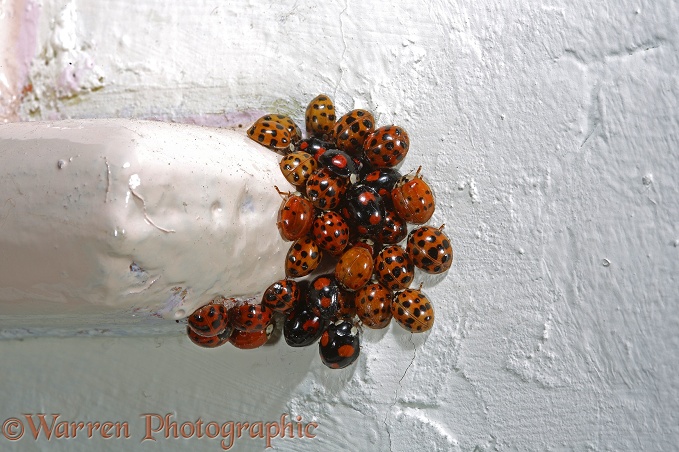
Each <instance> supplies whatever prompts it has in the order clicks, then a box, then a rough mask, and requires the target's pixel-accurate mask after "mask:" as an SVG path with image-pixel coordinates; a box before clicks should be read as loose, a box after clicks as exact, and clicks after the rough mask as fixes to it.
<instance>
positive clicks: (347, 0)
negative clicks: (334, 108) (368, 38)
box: [333, 0, 349, 99]
mask: <svg viewBox="0 0 679 452" xmlns="http://www.w3.org/2000/svg"><path fill="white" fill-rule="evenodd" d="M347 9H349V0H344V9H343V10H342V11H340V13H339V23H340V34H341V35H342V44H343V45H344V49H342V55H341V56H340V61H339V71H340V76H339V80H337V85H335V92H334V93H333V98H335V99H336V98H337V91H338V90H339V86H340V84H341V83H342V79H343V78H344V69H342V62H343V61H344V57H345V55H346V53H347V40H346V37H345V34H344V21H343V20H342V16H344V15H345V14H346V12H347Z"/></svg>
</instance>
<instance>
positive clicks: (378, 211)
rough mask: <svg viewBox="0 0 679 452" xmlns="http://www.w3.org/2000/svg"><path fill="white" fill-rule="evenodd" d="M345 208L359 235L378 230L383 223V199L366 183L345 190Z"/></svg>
mask: <svg viewBox="0 0 679 452" xmlns="http://www.w3.org/2000/svg"><path fill="white" fill-rule="evenodd" d="M346 210H347V212H348V214H349V217H350V218H351V221H352V223H353V224H354V225H355V226H356V230H357V232H358V233H359V234H360V235H366V234H371V233H375V232H378V231H380V230H381V229H382V226H383V225H384V216H385V206H384V201H383V200H382V197H381V196H380V195H379V194H378V193H377V190H375V189H374V188H372V187H368V186H367V185H363V184H357V185H353V186H352V187H351V188H350V189H349V190H347V197H346Z"/></svg>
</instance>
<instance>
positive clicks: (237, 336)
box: [229, 322, 275, 350]
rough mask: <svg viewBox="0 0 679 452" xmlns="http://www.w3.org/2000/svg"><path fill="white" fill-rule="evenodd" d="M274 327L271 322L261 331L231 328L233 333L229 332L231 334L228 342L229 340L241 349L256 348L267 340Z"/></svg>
mask: <svg viewBox="0 0 679 452" xmlns="http://www.w3.org/2000/svg"><path fill="white" fill-rule="evenodd" d="M274 328H275V324H274V323H273V322H272V323H270V324H269V325H268V326H267V327H266V328H265V329H263V330H261V331H242V330H233V333H231V336H230V337H229V342H231V344H232V345H233V346H234V347H236V348H240V349H243V350H251V349H253V348H258V347H261V346H262V345H264V344H266V343H267V342H268V341H269V338H271V333H273V330H274Z"/></svg>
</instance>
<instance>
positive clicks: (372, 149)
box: [363, 125, 410, 168]
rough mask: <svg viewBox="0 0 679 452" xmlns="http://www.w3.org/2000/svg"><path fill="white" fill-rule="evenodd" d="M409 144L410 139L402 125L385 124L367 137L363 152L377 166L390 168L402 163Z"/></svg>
mask: <svg viewBox="0 0 679 452" xmlns="http://www.w3.org/2000/svg"><path fill="white" fill-rule="evenodd" d="M409 146H410V139H409V138H408V134H407V133H406V131H405V130H404V129H403V128H402V127H398V126H393V125H392V126H384V127H380V128H379V129H377V130H375V131H373V132H372V133H371V134H370V135H368V136H367V137H366V139H365V142H364V143H363V152H364V153H365V156H366V158H367V159H368V160H370V163H372V164H373V165H375V166H376V167H378V168H390V167H392V166H396V165H398V164H399V163H401V160H403V158H404V157H405V156H406V154H407V153H408V147H409Z"/></svg>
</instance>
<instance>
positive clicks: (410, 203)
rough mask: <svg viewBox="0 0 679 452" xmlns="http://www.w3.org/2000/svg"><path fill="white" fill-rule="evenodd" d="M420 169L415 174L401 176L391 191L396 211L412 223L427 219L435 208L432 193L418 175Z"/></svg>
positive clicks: (420, 222)
mask: <svg viewBox="0 0 679 452" xmlns="http://www.w3.org/2000/svg"><path fill="white" fill-rule="evenodd" d="M420 169H421V168H419V169H418V170H417V173H415V175H405V176H403V177H402V178H401V179H400V180H399V181H398V183H397V184H396V186H395V187H394V189H393V190H392V191H391V197H392V200H393V201H394V208H395V209H396V213H398V214H399V216H400V217H401V218H403V219H404V220H406V221H407V222H408V223H413V224H423V223H426V222H427V221H429V219H430V218H431V216H432V215H433V214H434V209H435V202H434V193H433V192H432V190H431V188H430V187H429V185H428V184H427V183H426V182H425V181H424V179H422V178H421V177H420Z"/></svg>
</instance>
